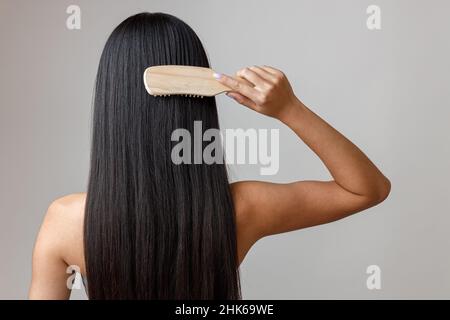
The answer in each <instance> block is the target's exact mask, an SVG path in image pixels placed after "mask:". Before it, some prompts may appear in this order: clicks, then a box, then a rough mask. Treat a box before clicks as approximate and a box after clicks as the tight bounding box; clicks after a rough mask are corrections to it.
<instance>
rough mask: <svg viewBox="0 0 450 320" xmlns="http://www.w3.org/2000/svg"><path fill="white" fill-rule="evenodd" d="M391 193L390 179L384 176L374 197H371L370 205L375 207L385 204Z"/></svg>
mask: <svg viewBox="0 0 450 320" xmlns="http://www.w3.org/2000/svg"><path fill="white" fill-rule="evenodd" d="M390 192H391V182H390V181H389V179H388V178H386V177H384V176H383V179H382V180H381V181H380V182H379V183H378V185H377V187H376V188H375V190H374V192H373V194H372V196H371V197H370V205H371V206H375V205H377V204H379V203H381V202H383V201H384V200H386V198H387V197H388V196H389V194H390Z"/></svg>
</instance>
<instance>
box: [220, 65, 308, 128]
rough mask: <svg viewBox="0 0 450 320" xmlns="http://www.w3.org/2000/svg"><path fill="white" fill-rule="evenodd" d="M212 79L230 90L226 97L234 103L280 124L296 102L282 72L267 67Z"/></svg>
mask: <svg viewBox="0 0 450 320" xmlns="http://www.w3.org/2000/svg"><path fill="white" fill-rule="evenodd" d="M214 76H215V78H216V79H217V80H218V81H219V82H221V83H222V84H224V85H226V86H227V87H229V88H231V90H232V91H230V92H228V93H227V95H228V96H229V97H231V98H233V99H234V100H236V101H237V102H238V103H240V104H242V105H244V106H247V107H249V108H250V109H253V110H255V111H257V112H259V113H262V114H265V115H267V116H270V117H273V118H276V119H279V120H282V121H283V119H285V118H287V117H288V115H289V114H290V112H291V110H292V109H293V108H295V107H296V105H298V104H299V103H300V101H299V100H298V99H297V97H296V96H295V94H294V92H293V91H292V87H291V85H290V83H289V80H288V79H287V78H286V76H285V75H284V74H283V72H281V71H280V70H277V69H275V68H272V67H269V66H262V67H257V66H253V67H248V68H244V69H241V70H239V71H238V72H237V73H236V77H230V76H227V75H224V74H215V75H214Z"/></svg>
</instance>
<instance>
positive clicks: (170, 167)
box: [84, 13, 241, 299]
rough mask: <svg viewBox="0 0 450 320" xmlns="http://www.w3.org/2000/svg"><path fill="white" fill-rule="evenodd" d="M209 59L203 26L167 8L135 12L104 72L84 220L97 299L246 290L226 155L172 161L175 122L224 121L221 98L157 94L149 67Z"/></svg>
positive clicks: (116, 38) (110, 43)
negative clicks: (206, 160) (214, 160)
mask: <svg viewBox="0 0 450 320" xmlns="http://www.w3.org/2000/svg"><path fill="white" fill-rule="evenodd" d="M164 64H178V65H193V66H201V67H208V66H209V62H208V58H207V56H206V53H205V50H204V48H203V46H202V44H201V42H200V40H199V38H198V37H197V35H196V34H195V32H194V31H193V30H192V29H191V28H190V27H189V26H188V25H187V24H186V23H184V22H183V21H181V20H180V19H178V18H176V17H174V16H171V15H168V14H163V13H141V14H137V15H134V16H132V17H129V18H128V19H126V20H125V21H123V22H122V23H121V24H120V25H119V26H117V28H116V29H115V30H114V31H113V32H112V34H111V35H110V37H109V38H108V40H107V42H106V45H105V48H104V50H103V53H102V55H101V59H100V64H99V68H98V73H97V80H96V88H95V99H94V115H93V137H92V150H91V167H90V175H89V184H88V192H87V199H86V208H85V220H84V253H85V261H86V273H87V280H88V281H87V282H88V295H89V298H90V299H240V298H241V294H240V285H239V272H238V270H239V269H238V256H237V244H236V224H235V215H234V208H233V202H232V197H231V191H230V187H229V184H228V177H227V171H226V167H225V165H224V164H211V165H208V164H181V165H176V164H174V163H173V162H172V160H171V150H172V147H173V145H174V144H175V142H172V141H171V134H172V132H173V130H175V129H178V128H184V129H187V130H188V131H189V132H191V134H192V135H193V132H194V130H193V128H194V121H196V120H199V121H202V126H203V130H207V129H209V128H219V122H218V117H217V109H216V102H215V99H214V98H203V99H200V98H189V97H183V96H171V97H152V96H150V95H149V94H148V93H147V92H146V90H145V88H144V83H143V73H144V70H145V69H146V68H147V67H150V66H154V65H164Z"/></svg>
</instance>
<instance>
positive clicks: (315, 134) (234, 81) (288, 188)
mask: <svg viewBox="0 0 450 320" xmlns="http://www.w3.org/2000/svg"><path fill="white" fill-rule="evenodd" d="M215 76H216V78H217V79H218V81H220V82H222V83H223V84H225V85H227V86H229V87H231V88H232V89H233V91H232V92H230V93H228V96H230V97H231V98H233V99H235V100H236V101H237V102H238V103H240V104H242V105H245V106H247V107H249V108H250V109H253V110H255V111H257V112H260V113H262V114H265V115H268V116H271V117H274V118H276V119H278V120H280V121H281V122H283V123H284V124H286V125H287V126H288V127H289V128H291V129H292V130H293V131H294V132H295V133H296V134H297V136H298V137H299V138H300V139H301V140H303V142H304V143H306V145H308V146H309V148H311V150H312V151H313V152H315V153H316V154H317V155H318V156H319V158H320V159H321V160H322V161H323V163H324V164H325V166H326V167H327V168H328V170H329V172H330V174H331V176H332V177H333V179H334V180H332V181H298V182H294V183H289V184H275V183H266V182H256V181H246V182H239V183H236V184H234V186H233V194H234V195H235V198H236V199H237V200H236V201H237V203H238V206H239V207H241V208H243V209H242V211H243V212H245V216H246V218H245V219H247V221H248V225H250V227H246V228H247V229H246V230H245V233H246V234H247V236H249V237H251V238H252V239H251V240H253V241H256V240H257V239H259V238H261V237H264V236H267V235H271V234H275V233H281V232H286V231H292V230H296V229H301V228H306V227H310V226H314V225H318V224H323V223H327V222H331V221H334V220H338V219H341V218H343V217H346V216H348V215H350V214H352V213H355V212H358V211H361V210H364V209H367V208H369V207H371V206H374V205H376V204H378V203H380V202H381V201H383V200H384V199H385V198H386V197H387V196H388V194H389V192H390V182H389V180H388V179H387V178H386V177H385V176H384V175H383V174H382V173H381V172H380V170H378V168H377V167H376V166H375V165H374V164H373V163H372V162H371V161H370V160H369V158H367V156H366V155H365V154H364V153H363V152H362V151H361V150H360V149H359V148H358V147H357V146H355V145H354V144H353V143H352V142H351V141H349V140H348V139H347V138H345V137H344V136H343V135H342V134H341V133H339V132H338V131H337V130H336V129H334V128H333V127H332V126H330V125H329V124H328V123H327V122H326V121H324V120H323V119H321V118H320V117H319V116H318V115H316V114H315V113H314V112H312V111H311V110H310V109H309V108H308V107H306V106H305V105H304V104H303V103H302V102H301V101H300V100H299V99H298V98H297V97H296V96H295V94H294V93H293V90H292V88H291V86H290V84H289V81H288V79H287V78H286V76H285V75H284V74H283V73H282V72H281V71H279V70H277V69H275V68H272V67H268V66H263V67H249V68H245V69H243V70H240V71H239V72H238V73H237V76H238V77H236V78H235V77H230V76H226V75H218V74H216V75H215Z"/></svg>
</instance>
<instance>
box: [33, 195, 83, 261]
mask: <svg viewBox="0 0 450 320" xmlns="http://www.w3.org/2000/svg"><path fill="white" fill-rule="evenodd" d="M85 201H86V194H85V193H74V194H70V195H66V196H63V197H61V198H58V199H56V200H54V201H53V202H52V203H51V204H50V205H49V207H48V209H47V213H46V215H45V218H44V221H43V223H42V226H41V229H40V231H39V235H38V238H37V240H36V246H35V252H36V251H38V250H39V251H40V252H43V253H44V254H49V255H50V254H51V255H53V256H57V257H60V258H61V259H62V260H63V261H64V262H66V263H67V264H78V263H76V262H78V261H79V260H80V256H81V255H82V252H83V222H84V208H85Z"/></svg>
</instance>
